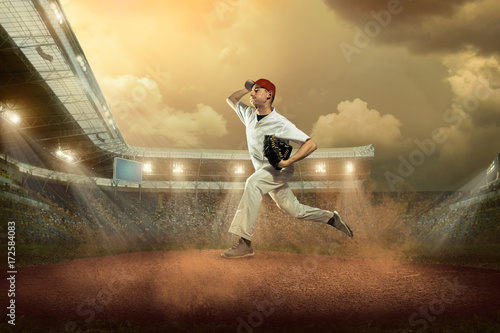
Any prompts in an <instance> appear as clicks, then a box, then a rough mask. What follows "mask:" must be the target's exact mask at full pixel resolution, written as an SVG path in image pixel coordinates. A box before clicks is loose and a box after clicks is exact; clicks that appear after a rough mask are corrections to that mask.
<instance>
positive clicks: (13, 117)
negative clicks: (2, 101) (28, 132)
mask: <svg viewBox="0 0 500 333" xmlns="http://www.w3.org/2000/svg"><path fill="white" fill-rule="evenodd" d="M0 113H1V114H2V118H4V119H5V120H7V121H8V122H9V123H11V124H12V125H17V124H19V123H20V122H21V117H20V116H19V115H18V114H17V113H16V112H14V111H11V110H4V108H3V107H2V106H0Z"/></svg>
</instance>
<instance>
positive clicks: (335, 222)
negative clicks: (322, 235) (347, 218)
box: [326, 211, 353, 237]
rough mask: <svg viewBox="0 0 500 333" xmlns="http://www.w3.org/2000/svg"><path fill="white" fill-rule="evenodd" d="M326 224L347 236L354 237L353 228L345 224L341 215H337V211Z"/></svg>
mask: <svg viewBox="0 0 500 333" xmlns="http://www.w3.org/2000/svg"><path fill="white" fill-rule="evenodd" d="M326 223H327V224H329V225H331V226H332V227H334V228H336V229H338V230H340V231H342V232H343V233H344V234H346V235H347V236H349V237H353V234H352V230H351V228H349V226H348V225H347V224H345V222H344V221H342V218H341V217H340V215H339V213H337V211H334V212H333V217H332V218H331V219H330V220H328V222H326Z"/></svg>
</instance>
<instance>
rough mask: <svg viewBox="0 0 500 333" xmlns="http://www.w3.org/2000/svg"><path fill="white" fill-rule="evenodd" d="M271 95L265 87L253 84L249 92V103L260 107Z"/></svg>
mask: <svg viewBox="0 0 500 333" xmlns="http://www.w3.org/2000/svg"><path fill="white" fill-rule="evenodd" d="M271 95H272V94H271V92H270V91H269V90H267V89H266V88H262V87H261V86H258V85H254V86H253V88H252V91H251V92H250V103H251V104H252V105H253V106H254V107H256V108H257V107H261V106H263V105H264V104H266V102H267V100H268V99H270V98H271Z"/></svg>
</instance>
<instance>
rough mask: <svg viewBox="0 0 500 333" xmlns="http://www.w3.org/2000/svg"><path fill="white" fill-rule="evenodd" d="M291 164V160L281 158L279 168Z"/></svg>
mask: <svg viewBox="0 0 500 333" xmlns="http://www.w3.org/2000/svg"><path fill="white" fill-rule="evenodd" d="M290 164H292V163H290V160H281V161H280V162H279V163H278V167H279V168H286V167H287V166H289V165H290Z"/></svg>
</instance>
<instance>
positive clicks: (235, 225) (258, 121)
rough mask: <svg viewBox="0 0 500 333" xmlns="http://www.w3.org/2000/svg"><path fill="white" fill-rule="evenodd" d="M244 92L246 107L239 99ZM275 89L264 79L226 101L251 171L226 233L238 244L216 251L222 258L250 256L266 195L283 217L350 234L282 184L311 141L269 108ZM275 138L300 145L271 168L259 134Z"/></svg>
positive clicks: (335, 217)
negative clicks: (240, 127) (240, 129)
mask: <svg viewBox="0 0 500 333" xmlns="http://www.w3.org/2000/svg"><path fill="white" fill-rule="evenodd" d="M248 93H250V104H252V106H248V105H245V104H243V103H242V102H241V101H240V100H241V98H242V97H243V96H245V95H246V94H248ZM275 96H276V87H275V85H274V84H273V83H272V82H270V81H269V80H266V79H259V80H257V81H252V80H248V81H246V82H245V89H242V90H238V91H236V92H234V93H233V94H232V95H231V96H229V97H228V99H227V103H228V104H229V105H230V106H231V107H232V108H233V109H234V111H236V114H237V115H238V117H239V118H240V120H241V121H242V122H243V124H245V126H246V135H247V142H248V150H249V152H250V157H251V160H252V164H253V166H254V168H255V172H254V173H253V174H252V175H251V176H250V177H249V178H248V179H247V181H246V184H245V190H244V192H243V196H242V198H241V201H240V203H239V206H238V209H237V211H236V214H235V216H234V219H233V221H232V223H231V227H230V228H229V232H231V233H233V234H235V235H237V236H239V237H240V239H239V240H238V243H236V244H235V245H234V246H232V247H231V248H229V249H227V250H226V251H224V252H222V253H221V256H222V257H224V258H243V257H249V256H253V255H254V251H253V249H252V242H251V240H252V236H253V231H254V227H255V222H256V220H257V215H258V213H259V209H260V205H261V203H262V196H263V195H264V194H266V193H269V195H270V196H271V198H272V199H273V200H274V201H275V202H276V204H277V205H278V207H279V208H280V209H281V210H282V211H284V212H286V213H287V214H289V215H291V216H293V217H295V218H298V219H306V220H310V221H315V222H320V223H327V224H329V225H331V226H333V227H335V228H337V229H338V230H340V231H341V232H343V233H345V234H346V235H348V236H349V237H353V234H352V231H351V229H350V228H349V226H348V225H347V224H345V223H344V222H343V221H342V219H341V217H340V215H339V214H338V213H337V212H336V211H334V212H330V211H328V210H323V209H319V208H314V207H309V206H306V205H303V204H301V203H300V202H299V201H298V200H297V198H296V197H295V195H294V194H293V192H292V190H291V189H290V187H289V186H288V180H289V179H290V178H291V177H292V175H293V172H294V165H293V163H295V162H297V161H300V160H302V159H304V158H306V157H307V156H309V155H310V154H311V153H312V152H313V151H315V150H316V148H317V146H316V143H315V142H314V141H313V140H312V139H311V138H310V137H309V136H308V135H306V134H305V133H304V132H302V131H301V130H299V129H298V128H297V127H295V125H294V124H292V123H291V122H290V121H289V120H288V119H286V118H285V117H284V116H282V115H280V114H279V113H278V112H277V111H276V109H275V108H274V106H273V105H272V104H273V101H274V98H275ZM273 134H274V135H275V136H276V137H277V138H279V139H281V140H283V141H284V142H286V143H289V141H293V142H295V143H297V144H299V145H300V148H299V149H298V151H297V152H296V153H295V154H294V155H292V156H290V158H288V159H287V160H281V162H279V164H278V165H277V167H278V169H280V170H277V169H275V168H274V167H273V166H272V165H271V164H270V163H269V161H268V159H267V158H265V157H264V155H263V144H264V137H265V135H273Z"/></svg>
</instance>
